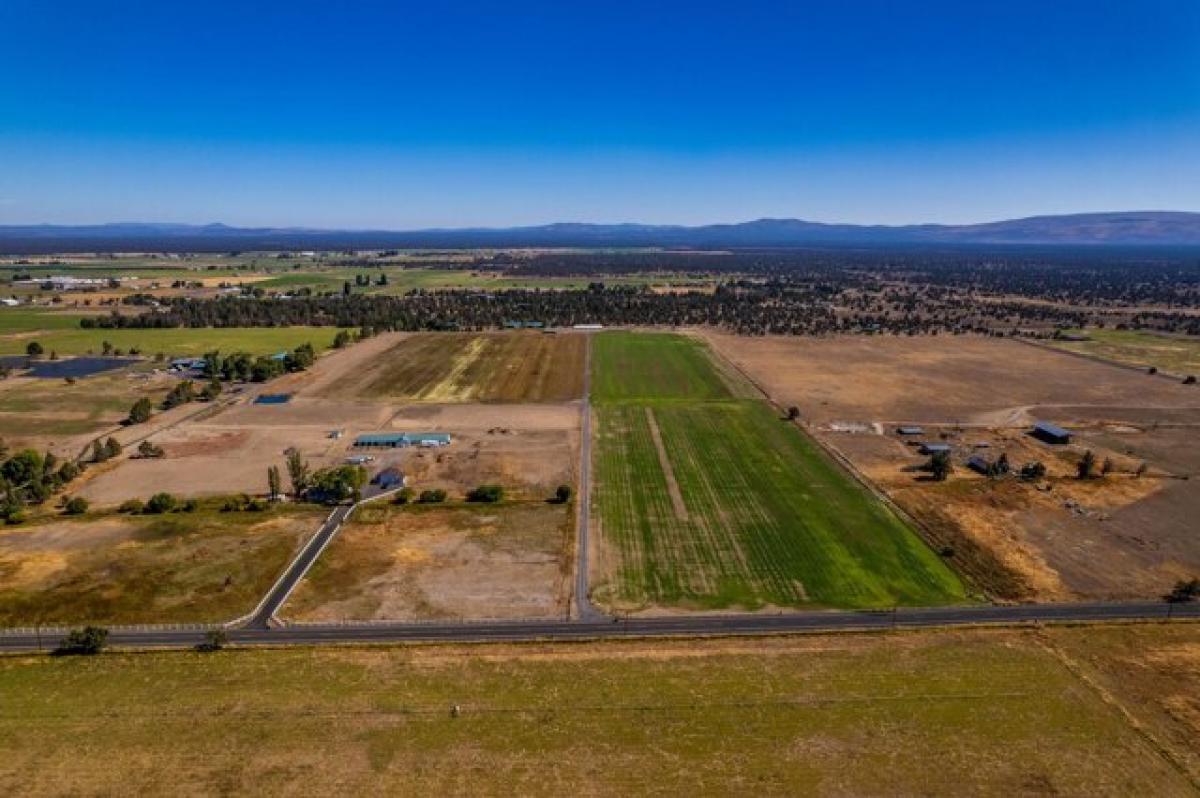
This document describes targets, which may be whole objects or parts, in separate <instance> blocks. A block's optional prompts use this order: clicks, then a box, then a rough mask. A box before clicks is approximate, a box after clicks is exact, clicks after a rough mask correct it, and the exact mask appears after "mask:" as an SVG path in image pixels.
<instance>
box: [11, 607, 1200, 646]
mask: <svg viewBox="0 0 1200 798" xmlns="http://www.w3.org/2000/svg"><path fill="white" fill-rule="evenodd" d="M1168 613H1170V615H1171V617H1173V618H1177V619H1184V618H1186V619H1190V620H1193V621H1197V620H1200V602H1194V603H1191V604H1176V605H1167V604H1164V603H1162V602H1125V603H1091V604H1031V605H1021V606H1012V607H995V606H976V607H932V608H920V609H900V610H897V611H884V612H845V611H828V612H795V613H783V614H777V615H746V614H729V615H699V616H695V615H693V616H681V617H670V618H631V619H628V620H591V621H583V620H579V621H544V620H543V621H495V622H478V623H358V624H344V625H337V624H329V625H320V624H314V625H296V626H282V627H276V628H268V627H265V626H253V627H246V628H242V629H235V630H232V631H230V632H229V639H230V641H231V642H233V643H237V644H240V645H276V646H278V645H319V644H329V643H399V642H422V641H424V642H430V641H442V642H497V641H510V642H517V641H539V640H580V639H600V638H617V637H704V636H728V635H761V634H785V633H792V632H834V631H846V630H881V629H892V628H906V629H907V628H921V627H953V626H967V625H981V624H984V625H986V624H1004V625H1011V624H1020V623H1036V622H1044V623H1052V622H1071V621H1126V620H1158V619H1166V618H1167V616H1168ZM202 638H203V631H202V630H199V629H191V630H177V629H154V628H147V629H143V630H129V629H114V630H113V631H112V632H111V634H110V635H109V642H110V644H112V645H116V646H132V647H145V648H178V647H187V646H192V645H195V644H196V643H198V642H200V641H201V639H202ZM56 642H57V638H56V636H55V635H53V634H51V633H49V632H42V633H41V634H40V635H36V634H35V633H33V632H32V631H30V632H22V633H5V634H2V635H0V651H30V650H36V649H38V648H48V647H52V646H53V645H54V644H55V643H56Z"/></svg>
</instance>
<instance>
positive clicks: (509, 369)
mask: <svg viewBox="0 0 1200 798" xmlns="http://www.w3.org/2000/svg"><path fill="white" fill-rule="evenodd" d="M584 346H585V338H584V336H582V335H576V334H571V333H563V334H548V333H536V332H527V333H526V332H507V333H424V334H419V335H413V336H408V337H406V338H404V339H402V340H400V341H399V342H397V343H396V344H395V345H394V346H392V347H391V348H390V349H388V350H387V351H384V352H382V353H380V354H379V355H378V356H377V357H374V358H372V360H371V361H370V362H369V363H364V367H363V368H361V369H359V370H357V371H355V372H354V373H349V374H346V375H345V377H344V379H341V380H339V381H337V382H336V383H331V384H327V385H326V387H325V390H324V393H325V395H328V396H331V397H358V398H365V399H373V400H378V401H399V402H435V403H444V402H495V403H516V402H568V401H572V400H576V399H579V398H580V396H581V395H582V391H583V353H584Z"/></svg>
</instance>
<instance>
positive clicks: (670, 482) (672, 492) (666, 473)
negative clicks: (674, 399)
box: [646, 405, 691, 523]
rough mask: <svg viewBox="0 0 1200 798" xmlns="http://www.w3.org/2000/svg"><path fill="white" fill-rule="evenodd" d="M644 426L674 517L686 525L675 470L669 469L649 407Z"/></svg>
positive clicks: (668, 462) (684, 505)
mask: <svg viewBox="0 0 1200 798" xmlns="http://www.w3.org/2000/svg"><path fill="white" fill-rule="evenodd" d="M646 425H647V426H648V427H649V428H650V439H651V440H653V441H654V448H655V450H656V451H657V452H658V465H659V468H661V469H662V472H663V479H665V480H666V481H667V495H668V496H670V497H671V504H672V506H673V507H674V508H675V517H676V518H678V519H679V520H680V521H683V522H685V523H686V522H687V521H689V520H691V519H690V518H689V517H688V510H687V505H686V504H684V503H683V492H682V491H680V490H679V481H678V480H677V479H675V469H674V468H672V467H671V460H670V458H668V457H667V448H666V446H664V445H663V439H662V430H660V429H659V428H658V421H656V420H655V418H654V410H653V408H651V407H650V406H649V405H647V406H646Z"/></svg>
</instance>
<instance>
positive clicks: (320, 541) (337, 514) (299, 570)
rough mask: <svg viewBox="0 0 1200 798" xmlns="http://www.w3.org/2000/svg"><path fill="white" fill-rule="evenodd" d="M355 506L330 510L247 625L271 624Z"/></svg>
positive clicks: (252, 614)
mask: <svg viewBox="0 0 1200 798" xmlns="http://www.w3.org/2000/svg"><path fill="white" fill-rule="evenodd" d="M353 510H354V508H353V507H352V506H350V505H342V506H340V507H337V508H335V509H334V511H333V512H332V513H330V514H329V518H328V519H327V520H326V521H325V523H324V524H322V525H321V528H320V529H318V530H317V534H315V535H313V536H312V537H311V538H309V540H308V542H307V543H305V544H304V548H303V549H301V550H300V553H299V554H298V555H296V557H295V558H293V559H292V561H291V563H289V564H288V567H287V570H285V571H284V572H283V574H281V575H280V577H279V579H277V580H276V581H275V584H274V585H272V586H271V589H270V591H268V592H267V595H266V596H264V597H263V600H262V601H261V602H259V605H258V607H256V608H255V610H254V612H253V613H251V615H250V616H249V618H247V619H246V621H245V623H244V627H245V628H247V629H258V630H264V629H267V628H269V627H270V624H271V619H272V618H274V617H275V613H276V612H278V611H279V608H280V607H282V606H283V603H284V602H285V601H287V599H288V596H290V595H291V594H292V591H293V590H294V589H295V588H296V585H298V584H299V583H300V580H301V579H303V578H304V575H305V574H306V573H308V569H309V568H311V567H312V564H313V563H314V562H316V561H317V558H318V557H320V556H321V552H323V551H324V550H325V547H326V546H328V545H329V542H330V541H331V540H333V538H334V536H335V535H337V533H338V530H340V529H341V528H342V523H343V522H345V520H346V517H347V516H349V515H350V513H351V512H352V511H353Z"/></svg>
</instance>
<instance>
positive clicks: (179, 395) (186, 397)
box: [162, 380, 196, 410]
mask: <svg viewBox="0 0 1200 798" xmlns="http://www.w3.org/2000/svg"><path fill="white" fill-rule="evenodd" d="M195 398H196V383H194V382H192V381H191V380H182V381H180V382H179V383H178V384H177V385H176V386H175V387H174V388H172V389H171V391H170V393H168V394H167V396H166V398H165V399H163V403H162V407H163V410H170V409H171V408H172V407H179V406H180V405H185V404H187V403H188V402H191V401H192V400H194V399H195Z"/></svg>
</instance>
